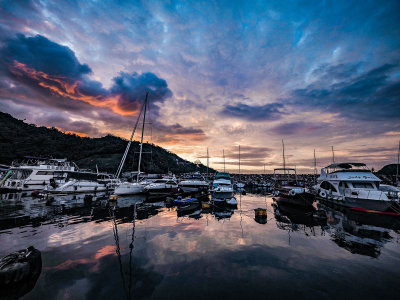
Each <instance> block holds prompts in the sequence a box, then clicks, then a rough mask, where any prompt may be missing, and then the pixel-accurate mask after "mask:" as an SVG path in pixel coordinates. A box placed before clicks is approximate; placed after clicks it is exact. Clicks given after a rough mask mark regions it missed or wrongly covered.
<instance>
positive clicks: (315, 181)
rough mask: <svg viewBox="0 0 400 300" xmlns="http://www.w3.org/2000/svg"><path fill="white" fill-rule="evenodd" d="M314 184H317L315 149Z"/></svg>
mask: <svg viewBox="0 0 400 300" xmlns="http://www.w3.org/2000/svg"><path fill="white" fill-rule="evenodd" d="M314 184H317V158H316V156H315V149H314Z"/></svg>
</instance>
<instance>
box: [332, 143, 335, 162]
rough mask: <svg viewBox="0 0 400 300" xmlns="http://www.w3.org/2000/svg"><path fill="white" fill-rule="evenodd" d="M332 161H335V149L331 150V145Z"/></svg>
mask: <svg viewBox="0 0 400 300" xmlns="http://www.w3.org/2000/svg"><path fill="white" fill-rule="evenodd" d="M332 163H335V150H333V146H332Z"/></svg>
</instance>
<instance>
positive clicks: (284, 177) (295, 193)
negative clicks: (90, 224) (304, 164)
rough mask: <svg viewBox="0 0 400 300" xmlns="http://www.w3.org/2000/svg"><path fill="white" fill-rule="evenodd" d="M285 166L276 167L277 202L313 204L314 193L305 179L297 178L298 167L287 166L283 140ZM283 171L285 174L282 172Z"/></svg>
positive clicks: (275, 194)
mask: <svg viewBox="0 0 400 300" xmlns="http://www.w3.org/2000/svg"><path fill="white" fill-rule="evenodd" d="M282 156H283V168H278V169H274V181H275V184H274V192H273V194H274V196H275V200H276V201H277V202H284V203H288V204H293V205H301V206H304V207H306V206H312V204H313V202H314V198H315V197H314V195H313V194H312V193H311V192H310V191H309V189H308V188H306V187H305V184H304V181H302V180H299V179H298V178H297V173H296V169H293V168H287V167H286V161H285V144H284V143H283V140H282ZM282 173H283V174H282Z"/></svg>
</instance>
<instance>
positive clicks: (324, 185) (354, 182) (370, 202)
mask: <svg viewBox="0 0 400 300" xmlns="http://www.w3.org/2000/svg"><path fill="white" fill-rule="evenodd" d="M380 181H381V180H380V179H379V178H378V177H376V176H375V175H374V174H372V172H371V171H370V170H369V169H368V168H367V167H366V165H365V164H363V163H334V164H331V165H329V166H327V167H325V168H322V169H321V175H320V176H319V178H318V184H317V185H316V186H314V190H315V191H316V193H317V197H318V198H319V199H320V200H326V201H328V202H332V203H334V204H338V205H342V206H346V207H350V208H361V209H368V210H376V211H387V210H388V209H390V208H391V207H392V206H393V207H395V206H398V202H397V201H395V200H392V199H389V198H388V196H387V194H386V193H385V192H384V191H381V190H379V184H380Z"/></svg>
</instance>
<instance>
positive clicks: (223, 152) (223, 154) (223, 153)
mask: <svg viewBox="0 0 400 300" xmlns="http://www.w3.org/2000/svg"><path fill="white" fill-rule="evenodd" d="M222 156H223V157H224V173H225V150H224V149H222Z"/></svg>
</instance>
